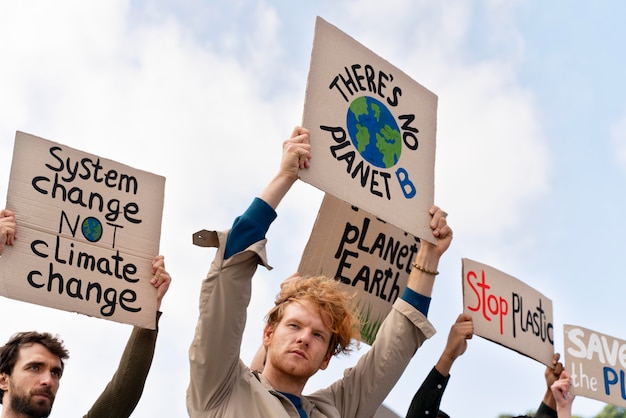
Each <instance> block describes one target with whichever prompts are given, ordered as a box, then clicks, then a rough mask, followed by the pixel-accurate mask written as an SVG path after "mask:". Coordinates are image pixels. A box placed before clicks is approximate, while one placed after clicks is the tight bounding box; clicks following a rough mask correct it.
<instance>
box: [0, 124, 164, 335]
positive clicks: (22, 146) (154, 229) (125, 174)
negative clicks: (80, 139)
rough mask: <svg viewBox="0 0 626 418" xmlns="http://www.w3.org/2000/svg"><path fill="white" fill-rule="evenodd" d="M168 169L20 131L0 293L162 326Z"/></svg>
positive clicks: (1, 262) (0, 260) (1, 260)
mask: <svg viewBox="0 0 626 418" xmlns="http://www.w3.org/2000/svg"><path fill="white" fill-rule="evenodd" d="M164 187H165V179H164V178H163V177H160V176H156V175H154V174H150V173H147V172H144V171H140V170H136V169H133V168H131V167H128V166H125V165H122V164H119V163H116V162H114V161H111V160H107V159H104V158H100V157H97V156H94V155H91V154H87V153H85V152H82V151H78V150H76V149H72V148H70V147H67V146H64V145H61V144H58V143H55V142H51V141H48V140H45V139H41V138H37V137H35V136H32V135H28V134H25V133H22V132H17V134H16V137H15V146H14V151H13V162H12V166H11V177H10V181H9V189H8V196H7V208H8V209H10V210H12V211H13V212H15V214H16V218H17V223H18V239H17V241H16V245H15V246H13V247H7V248H5V251H4V253H3V255H2V257H1V258H0V295H2V296H5V297H8V298H11V299H16V300H21V301H25V302H31V303H35V304H38V305H43V306H48V307H52V308H56V309H62V310H66V311H70V312H78V313H82V314H85V315H90V316H95V317H100V318H105V319H110V320H114V321H117V322H123V323H129V324H133V325H138V326H141V327H144V328H150V329H154V328H155V326H156V323H155V319H156V293H155V292H156V291H155V289H154V288H153V286H152V285H151V284H150V278H151V277H152V258H153V257H154V256H155V255H157V254H158V252H159V240H160V236H161V216H162V211H163V194H164Z"/></svg>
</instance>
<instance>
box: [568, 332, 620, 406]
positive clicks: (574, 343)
mask: <svg viewBox="0 0 626 418" xmlns="http://www.w3.org/2000/svg"><path fill="white" fill-rule="evenodd" d="M563 333H564V335H565V366H566V368H567V370H568V371H569V373H570V374H571V376H572V389H571V392H572V393H573V394H574V395H581V396H585V397H587V398H592V399H596V400H598V401H601V402H606V403H609V404H612V405H616V406H621V407H622V408H626V341H624V340H620V339H618V338H614V337H610V336H608V335H605V334H601V333H599V332H596V331H592V330H589V329H586V328H583V327H579V326H575V325H564V326H563Z"/></svg>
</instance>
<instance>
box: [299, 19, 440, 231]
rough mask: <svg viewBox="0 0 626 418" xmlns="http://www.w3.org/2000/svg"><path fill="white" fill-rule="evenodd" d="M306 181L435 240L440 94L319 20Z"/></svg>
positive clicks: (306, 121)
mask: <svg viewBox="0 0 626 418" xmlns="http://www.w3.org/2000/svg"><path fill="white" fill-rule="evenodd" d="M303 125H304V127H305V128H307V129H309V130H310V132H311V150H312V155H313V159H314V162H313V163H312V164H311V168H310V169H308V170H301V171H300V175H301V179H302V180H304V181H305V182H307V183H309V184H311V185H313V186H315V187H317V188H319V189H321V190H323V191H325V192H327V193H330V194H332V195H334V196H336V197H339V198H340V199H342V200H345V201H346V202H349V203H350V204H352V205H355V206H357V207H359V208H361V209H363V210H366V211H368V212H369V213H371V214H373V215H374V216H377V217H379V218H381V219H383V220H385V221H386V222H389V223H391V224H393V225H395V226H397V227H398V228H400V229H401V230H403V231H407V232H410V233H411V234H415V235H416V236H418V237H420V238H421V239H424V240H426V241H429V242H433V243H434V242H435V239H434V237H433V235H432V231H431V229H430V228H429V226H428V223H429V222H430V219H431V217H430V215H429V213H428V210H429V208H430V207H431V206H432V205H433V202H434V172H435V133H436V125H437V96H435V95H434V94H433V93H432V92H430V91H428V90H427V89H426V88H424V87H423V86H421V85H419V84H418V83H416V82H415V81H413V80H412V79H411V78H409V77H408V76H407V75H406V74H404V73H403V72H402V71H400V70H399V69H397V68H396V67H394V66H392V65H391V64H390V63H389V62H387V61H385V60H384V59H382V58H380V57H379V56H377V55H376V54H374V53H373V52H372V51H370V50H369V49H367V48H366V47H364V46H363V45H361V44H360V43H358V42H357V41H355V40H354V39H352V38H351V37H349V36H348V35H346V34H345V33H343V32H341V31H340V30H339V29H337V28H336V27H334V26H332V25H330V24H328V23H327V22H325V21H324V20H323V19H321V18H319V17H318V18H317V21H316V25H315V39H314V43H313V52H312V54H311V65H310V69H309V78H308V82H307V89H306V97H305V104H304V116H303Z"/></svg>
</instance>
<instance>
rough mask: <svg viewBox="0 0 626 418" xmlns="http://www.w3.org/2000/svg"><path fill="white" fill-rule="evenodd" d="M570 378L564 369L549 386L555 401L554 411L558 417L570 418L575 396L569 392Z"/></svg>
mask: <svg viewBox="0 0 626 418" xmlns="http://www.w3.org/2000/svg"><path fill="white" fill-rule="evenodd" d="M571 384H572V379H571V378H570V375H569V373H567V372H566V371H565V370H563V372H562V373H561V376H559V380H557V381H556V382H554V383H553V384H552V386H551V387H550V388H551V389H552V394H553V395H554V399H555V401H556V412H557V415H558V417H559V418H571V416H572V402H574V398H575V396H574V395H572V394H571V393H570V386H571Z"/></svg>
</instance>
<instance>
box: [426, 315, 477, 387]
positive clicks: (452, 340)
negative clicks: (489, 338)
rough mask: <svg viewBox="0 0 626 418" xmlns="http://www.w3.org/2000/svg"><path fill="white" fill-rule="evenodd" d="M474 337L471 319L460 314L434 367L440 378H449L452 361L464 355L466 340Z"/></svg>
mask: <svg viewBox="0 0 626 418" xmlns="http://www.w3.org/2000/svg"><path fill="white" fill-rule="evenodd" d="M473 335H474V323H473V322H472V317H471V316H469V315H466V314H460V315H459V316H458V317H457V319H456V322H455V323H454V324H453V325H452V327H451V328H450V333H449V334H448V341H447V342H446V348H444V350H443V353H441V357H439V360H438V361H437V364H436V365H435V369H437V371H438V372H439V373H441V375H442V376H449V375H450V369H451V368H452V364H454V361H455V360H456V359H457V358H459V356H461V355H463V353H465V350H466V349H467V340H470V339H471V338H472V336H473Z"/></svg>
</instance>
